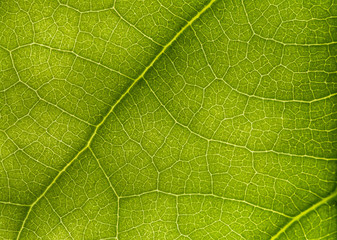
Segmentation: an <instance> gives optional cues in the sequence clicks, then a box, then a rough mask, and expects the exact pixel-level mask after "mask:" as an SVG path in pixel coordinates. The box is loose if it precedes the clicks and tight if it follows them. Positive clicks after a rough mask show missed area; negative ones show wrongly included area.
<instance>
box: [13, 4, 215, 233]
mask: <svg viewBox="0 0 337 240" xmlns="http://www.w3.org/2000/svg"><path fill="white" fill-rule="evenodd" d="M215 1H216V0H211V1H210V2H209V3H208V4H207V5H206V6H205V7H204V8H203V9H202V10H201V11H200V12H198V13H197V14H196V15H195V16H194V17H193V18H192V19H191V20H190V21H188V22H187V24H185V25H184V27H182V28H181V29H180V30H179V31H178V32H177V34H176V35H174V37H173V38H172V39H171V40H170V41H169V42H168V43H167V44H166V45H165V46H164V47H163V48H162V50H161V51H160V52H159V53H158V54H157V55H156V57H155V58H154V59H153V60H152V61H151V63H150V64H149V65H148V66H147V67H146V68H145V69H144V70H143V72H142V73H141V74H140V75H139V76H138V77H137V78H136V79H135V80H134V81H133V83H132V84H131V85H130V86H129V88H128V89H127V90H126V91H125V92H124V93H123V94H122V95H121V96H120V98H119V99H118V100H117V101H116V102H115V104H113V105H112V106H111V108H110V110H109V111H108V113H107V114H106V115H105V116H104V117H103V118H102V120H101V122H99V123H98V124H97V125H96V126H95V129H94V131H93V133H92V134H91V136H90V138H89V140H88V142H87V144H86V145H85V146H84V147H83V148H82V149H81V150H80V151H79V152H78V153H77V154H76V156H75V157H74V158H73V159H72V160H71V161H70V162H69V163H68V164H67V165H65V166H64V167H63V169H62V170H61V171H60V172H59V173H58V174H57V175H56V177H55V178H54V179H53V181H52V182H51V183H50V184H49V185H48V186H47V187H46V189H45V190H44V191H43V193H42V194H41V195H40V196H39V197H38V198H37V199H36V200H35V201H34V202H33V203H32V204H31V205H30V207H29V210H28V212H27V215H26V217H25V219H24V220H23V223H22V225H21V228H20V230H19V233H18V236H17V239H19V238H20V236H21V233H22V230H23V229H24V227H25V224H26V221H27V219H28V217H29V215H30V213H31V211H32V209H33V207H34V206H35V205H36V204H37V203H38V202H39V201H40V199H41V198H42V197H44V196H45V195H46V193H47V192H48V190H49V189H50V188H51V187H52V186H53V185H54V183H55V182H56V181H57V179H58V178H59V177H60V176H61V175H62V173H63V172H65V171H66V170H67V168H68V167H69V166H70V165H71V164H72V163H73V162H74V161H75V160H76V159H77V158H78V157H79V156H80V155H81V154H82V153H83V152H84V151H85V150H87V149H88V148H89V147H90V145H91V143H92V141H93V139H94V137H95V136H96V134H97V131H98V129H99V128H100V127H101V126H102V125H103V124H104V122H105V121H106V120H107V118H108V117H109V116H110V114H111V113H112V112H113V111H114V109H115V107H116V106H117V105H118V104H119V103H120V102H121V101H122V100H123V99H124V97H125V96H126V95H127V94H128V93H129V92H130V91H131V89H132V88H133V87H134V86H135V85H136V84H137V82H139V80H141V79H142V78H143V77H144V75H145V74H146V73H147V72H148V70H149V69H150V68H152V67H153V65H154V64H155V62H156V61H157V60H158V59H159V58H160V57H161V56H162V55H163V53H164V52H165V51H166V50H167V49H168V48H169V47H170V46H171V45H172V43H174V42H175V41H176V40H177V38H178V37H179V36H180V35H181V34H182V33H183V32H184V31H185V30H186V29H187V28H188V27H189V26H191V25H192V24H193V22H195V21H196V20H197V19H198V18H199V17H200V16H201V15H202V14H203V13H204V12H205V11H206V10H207V9H209V8H210V7H211V6H212V4H213V3H214V2H215Z"/></svg>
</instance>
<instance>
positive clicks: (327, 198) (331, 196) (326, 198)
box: [271, 189, 337, 240]
mask: <svg viewBox="0 0 337 240" xmlns="http://www.w3.org/2000/svg"><path fill="white" fill-rule="evenodd" d="M336 197H337V189H335V191H333V192H332V193H331V194H330V195H328V196H327V197H325V198H323V199H322V200H321V201H319V202H317V203H315V204H314V205H312V206H311V207H309V208H308V209H306V210H305V211H303V212H301V213H300V214H298V215H297V216H295V217H293V218H292V219H291V220H290V221H289V222H288V223H287V224H286V225H284V226H283V227H282V228H281V229H280V230H279V231H278V232H277V233H276V234H275V235H274V236H273V237H272V238H271V240H275V239H277V238H278V237H279V236H280V235H281V234H282V233H284V232H285V231H286V230H287V229H288V228H289V227H291V226H292V225H293V224H294V223H295V222H297V221H299V220H300V219H301V218H302V217H304V216H305V215H307V214H308V213H310V212H312V211H314V210H316V209H317V208H319V207H320V206H322V205H323V204H325V203H327V202H329V201H330V200H332V199H334V198H336Z"/></svg>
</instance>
